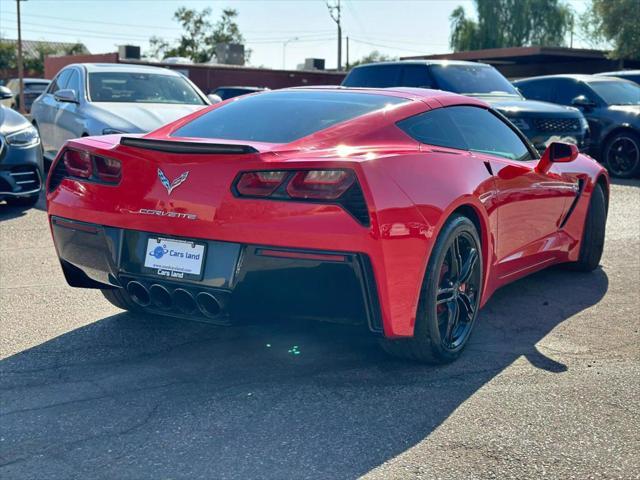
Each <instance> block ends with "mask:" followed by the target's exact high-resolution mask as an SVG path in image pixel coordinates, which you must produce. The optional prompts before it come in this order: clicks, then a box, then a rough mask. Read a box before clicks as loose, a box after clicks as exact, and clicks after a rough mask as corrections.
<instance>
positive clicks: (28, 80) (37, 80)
mask: <svg viewBox="0 0 640 480" xmlns="http://www.w3.org/2000/svg"><path fill="white" fill-rule="evenodd" d="M17 81H18V79H17V78H12V79H11V80H9V82H17ZM22 81H23V82H24V83H51V80H47V79H46V78H23V79H22ZM9 82H7V83H9Z"/></svg>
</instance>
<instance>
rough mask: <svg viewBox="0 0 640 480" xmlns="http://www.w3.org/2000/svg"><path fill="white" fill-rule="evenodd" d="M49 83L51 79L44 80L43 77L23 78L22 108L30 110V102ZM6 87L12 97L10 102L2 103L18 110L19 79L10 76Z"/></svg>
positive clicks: (40, 93)
mask: <svg viewBox="0 0 640 480" xmlns="http://www.w3.org/2000/svg"><path fill="white" fill-rule="evenodd" d="M50 83H51V80H46V79H44V78H25V79H23V86H24V109H25V111H26V112H27V113H28V112H30V111H31V104H32V103H33V101H34V100H35V99H36V98H38V97H39V96H40V95H42V92H44V91H45V90H46V89H47V87H48V86H49V84H50ZM6 87H7V88H8V89H9V90H11V92H12V93H13V98H12V99H11V101H10V104H7V103H5V102H3V104H4V105H5V106H7V107H11V108H13V109H15V110H20V80H18V79H17V78H12V79H11V80H9V81H8V82H7V85H6Z"/></svg>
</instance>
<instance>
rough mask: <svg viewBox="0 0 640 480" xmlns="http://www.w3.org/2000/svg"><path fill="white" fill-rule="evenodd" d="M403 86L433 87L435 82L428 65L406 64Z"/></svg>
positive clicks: (403, 70) (403, 72)
mask: <svg viewBox="0 0 640 480" xmlns="http://www.w3.org/2000/svg"><path fill="white" fill-rule="evenodd" d="M401 85H402V86H403V87H418V88H432V87H433V82H432V81H431V77H430V75H429V69H428V68H427V66H426V65H405V66H404V68H403V69H402V82H401Z"/></svg>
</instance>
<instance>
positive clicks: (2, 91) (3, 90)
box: [0, 86, 13, 100]
mask: <svg viewBox="0 0 640 480" xmlns="http://www.w3.org/2000/svg"><path fill="white" fill-rule="evenodd" d="M8 98H13V92H12V91H11V90H9V89H8V88H7V87H2V86H0V100H6V99H8Z"/></svg>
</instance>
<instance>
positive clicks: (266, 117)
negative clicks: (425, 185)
mask: <svg viewBox="0 0 640 480" xmlns="http://www.w3.org/2000/svg"><path fill="white" fill-rule="evenodd" d="M406 101H407V100H406V99H403V98H397V97H389V96H385V95H374V94H368V93H351V92H327V91H281V92H269V93H264V94H262V95H254V96H247V97H240V98H238V99H237V100H236V101H233V102H231V103H228V104H226V105H222V106H220V107H218V108H216V109H214V110H211V111H210V112H207V113H205V114H204V115H201V116H200V117H198V118H196V119H195V120H193V121H192V122H190V123H188V124H186V125H184V126H183V127H181V128H179V129H178V130H176V131H175V132H174V133H173V136H175V137H193V138H216V139H221V140H248V141H254V142H267V143H289V142H292V141H294V140H297V139H299V138H302V137H306V136H307V135H311V134H312V133H314V132H317V131H320V130H323V129H325V128H328V127H331V126H332V125H335V124H337V123H340V122H344V121H346V120H350V119H352V118H355V117H358V116H360V115H364V114H366V113H370V112H373V111H376V110H380V109H382V108H385V107H387V106H391V105H397V104H400V103H404V102H406Z"/></svg>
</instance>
